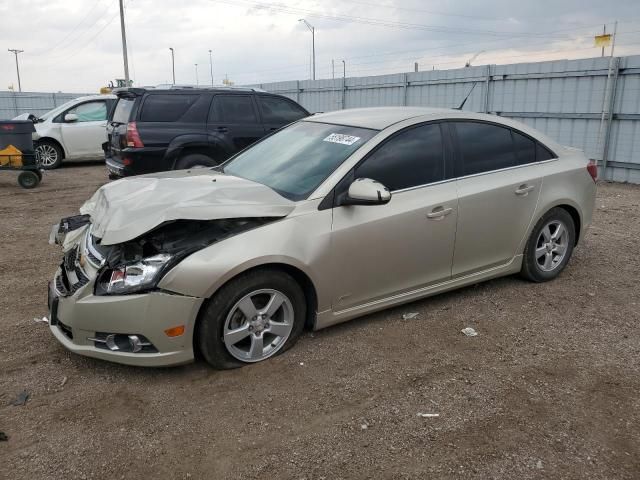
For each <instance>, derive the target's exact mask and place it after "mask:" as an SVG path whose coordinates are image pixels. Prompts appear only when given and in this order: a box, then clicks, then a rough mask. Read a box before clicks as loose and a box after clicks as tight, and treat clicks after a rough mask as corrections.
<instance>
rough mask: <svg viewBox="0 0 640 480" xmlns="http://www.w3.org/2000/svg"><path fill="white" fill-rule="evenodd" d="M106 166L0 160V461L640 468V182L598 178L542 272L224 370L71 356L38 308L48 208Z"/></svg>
mask: <svg viewBox="0 0 640 480" xmlns="http://www.w3.org/2000/svg"><path fill="white" fill-rule="evenodd" d="M105 181H106V174H105V170H104V167H103V166H101V165H96V164H94V165H89V166H72V167H66V168H63V169H60V170H57V171H55V172H49V173H47V174H46V175H45V178H44V182H43V183H42V184H41V186H39V187H38V188H37V189H35V190H32V191H25V190H22V189H21V188H19V187H18V186H17V184H16V182H15V178H14V176H12V175H7V174H4V175H0V218H1V225H2V226H1V227H0V242H1V245H2V247H1V250H0V256H1V262H0V327H1V330H2V332H4V334H3V335H2V336H1V337H0V352H1V355H0V430H1V431H3V432H5V433H6V434H7V435H8V436H9V440H8V441H6V442H0V477H2V476H5V478H11V479H45V478H46V479H49V478H74V479H75V478H95V477H100V478H116V479H117V478H138V477H140V476H145V477H148V478H208V479H214V478H215V479H223V478H243V479H253V478H256V479H257V478H261V479H262V478H278V479H288V478H292V479H323V478H324V479H331V480H333V479H342V478H344V479H346V478H349V479H365V478H389V479H410V478H411V479H414V478H415V479H424V478H499V479H502V478H509V479H513V478H518V479H520V480H522V479H529V478H531V479H533V478H535V479H538V478H553V479H558V478H563V479H585V478H598V479H622V478H625V479H637V478H640V433H639V427H640V422H639V420H640V396H639V394H638V392H640V368H639V365H640V361H639V358H640V342H639V340H638V339H639V337H640V331H639V322H638V321H639V319H640V314H639V307H638V305H640V288H639V287H638V271H639V269H640V261H639V255H638V247H639V245H640V244H639V242H638V238H639V237H640V188H639V187H637V186H630V185H619V184H602V185H600V186H599V191H598V203H597V212H596V214H595V219H594V225H593V228H592V229H591V230H590V231H589V232H588V233H587V234H586V236H585V238H584V240H583V241H582V243H581V244H580V246H579V248H578V249H577V250H576V251H575V253H574V256H573V258H572V260H571V262H570V264H569V267H568V268H567V270H566V271H565V272H564V273H563V274H562V275H561V277H560V278H559V279H557V280H556V281H554V282H550V283H546V284H540V285H535V284H531V283H526V282H524V281H522V280H520V279H518V278H516V277H511V278H503V279H498V280H494V281H490V282H487V283H484V284H480V285H476V286H472V287H469V288H465V289H462V290H458V291H456V292H452V293H448V294H443V295H440V296H437V297H434V298H431V299H427V300H423V301H419V302H414V303H412V304H409V305H405V306H402V307H399V308H395V309H391V310H387V311H385V312H381V313H378V314H374V315H369V316H367V317H364V318H361V319H358V320H355V321H352V322H350V323H347V324H343V325H340V326H337V327H333V328H329V329H326V330H323V331H319V332H315V333H310V332H309V333H307V334H305V335H304V336H303V338H302V339H301V340H300V342H299V343H298V344H297V345H296V347H294V348H293V349H292V350H290V351H289V352H287V353H286V354H284V355H281V356H279V357H276V358H274V359H272V360H269V361H267V362H264V363H261V364H258V365H254V366H250V367H245V368H242V369H239V370H233V371H225V372H220V371H213V370H211V369H209V368H208V367H207V366H206V365H205V364H203V363H195V364H192V365H188V366H184V367H178V368H172V369H142V368H132V367H124V366H119V365H114V364H109V363H107V362H102V361H98V360H92V359H87V358H83V357H80V356H76V355H73V354H70V353H68V352H67V351H66V350H64V349H63V348H62V347H61V346H60V345H58V343H57V342H56V341H55V339H54V338H53V337H52V336H51V334H50V333H49V332H48V330H47V327H46V326H45V325H44V324H40V323H36V322H34V320H33V319H34V317H42V316H43V315H45V314H47V311H46V306H45V304H46V284H47V280H48V279H49V278H50V277H51V276H52V275H53V273H54V271H55V266H56V265H57V263H58V261H59V257H60V251H59V249H58V248H57V247H55V246H50V245H48V244H47V236H48V233H49V229H50V226H51V225H52V224H53V223H55V222H56V221H57V220H58V219H59V218H60V217H62V216H67V215H71V214H74V213H76V211H77V209H78V207H79V206H80V204H81V203H82V202H83V201H84V200H85V199H87V198H88V197H89V195H90V194H91V193H93V191H94V190H95V189H96V188H97V187H98V186H99V185H100V184H102V183H104V182H105ZM406 312H418V316H417V317H416V318H413V319H411V320H403V319H402V314H403V313H406ZM467 326H471V327H473V328H475V329H476V330H477V331H478V332H479V336H478V337H474V338H470V337H465V336H464V335H462V334H461V333H460V330H461V329H462V328H463V327H467ZM23 390H27V391H28V392H29V394H30V398H29V401H28V402H27V403H26V405H24V406H11V405H9V402H10V401H11V400H12V399H14V398H15V397H16V395H17V394H18V393H20V392H21V391H23ZM418 413H437V414H439V417H432V418H423V417H420V416H418Z"/></svg>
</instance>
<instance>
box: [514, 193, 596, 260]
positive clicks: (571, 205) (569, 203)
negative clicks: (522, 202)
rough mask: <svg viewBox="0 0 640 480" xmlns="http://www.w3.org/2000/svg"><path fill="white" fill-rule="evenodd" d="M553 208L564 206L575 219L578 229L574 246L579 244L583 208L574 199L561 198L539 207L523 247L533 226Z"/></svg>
mask: <svg viewBox="0 0 640 480" xmlns="http://www.w3.org/2000/svg"><path fill="white" fill-rule="evenodd" d="M553 208H562V209H563V210H565V211H566V212H567V213H568V214H569V215H571V218H572V219H573V223H574V226H575V229H576V240H575V244H574V246H575V245H578V241H579V240H580V239H581V237H582V224H583V222H582V210H581V208H580V206H579V205H578V204H577V203H576V202H574V201H573V200H570V199H567V198H565V199H560V200H557V201H555V202H551V203H549V204H546V205H544V206H543V207H541V208H539V209H538V211H537V214H536V216H535V217H534V218H533V219H532V221H531V225H530V226H529V229H528V232H527V236H526V237H525V238H524V240H523V245H522V249H524V245H525V244H526V242H527V240H528V239H529V236H530V235H531V232H532V231H533V228H534V227H535V226H536V224H537V223H538V221H539V220H540V219H541V218H542V217H543V216H544V215H545V214H546V213H547V212H548V211H549V210H551V209H553Z"/></svg>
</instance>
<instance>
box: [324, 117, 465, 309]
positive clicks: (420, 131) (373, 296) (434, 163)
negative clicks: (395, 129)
mask: <svg viewBox="0 0 640 480" xmlns="http://www.w3.org/2000/svg"><path fill="white" fill-rule="evenodd" d="M443 128H446V127H441V124H439V123H431V124H422V125H419V126H414V127H410V128H408V129H405V130H402V131H400V132H399V133H397V134H395V135H393V136H392V137H391V138H390V139H388V140H386V141H385V142H384V143H383V144H382V145H381V146H380V147H378V148H377V149H376V150H374V151H373V152H372V153H371V154H370V155H369V156H368V157H366V158H365V159H364V161H363V162H362V163H361V164H360V165H359V166H357V167H356V168H355V171H354V175H353V178H371V179H373V180H377V181H378V182H380V183H382V184H383V185H385V186H386V187H387V188H388V189H389V190H391V192H392V197H391V200H390V202H389V203H387V204H386V205H345V206H339V207H336V208H334V210H333V225H332V247H331V249H332V252H331V255H332V269H333V272H334V275H333V282H334V291H333V297H332V306H333V310H334V312H336V311H342V310H346V309H349V308H352V307H356V306H358V305H362V304H364V303H367V302H371V301H376V300H381V299H384V298H387V297H391V296H393V295H397V294H402V293H403V292H409V291H411V290H415V289H419V288H423V287H426V286H429V285H432V284H435V283H439V282H442V281H446V280H448V279H449V278H451V265H452V260H453V248H454V242H455V232H456V221H457V216H458V198H457V194H456V188H455V183H454V182H443V180H445V179H446V178H447V177H448V176H449V175H448V174H449V172H448V169H447V168H446V158H445V148H444V145H443V141H442V129H443ZM345 183H348V182H345ZM345 188H348V185H347V186H346V187H345Z"/></svg>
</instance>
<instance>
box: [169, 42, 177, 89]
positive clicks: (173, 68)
mask: <svg viewBox="0 0 640 480" xmlns="http://www.w3.org/2000/svg"><path fill="white" fill-rule="evenodd" d="M169 50H171V74H172V75H173V84H174V85H175V84H176V60H175V57H174V52H173V47H169Z"/></svg>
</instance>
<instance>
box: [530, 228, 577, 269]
mask: <svg viewBox="0 0 640 480" xmlns="http://www.w3.org/2000/svg"><path fill="white" fill-rule="evenodd" d="M568 246H569V232H568V230H567V227H566V225H565V224H564V223H563V222H561V221H560V220H552V221H550V222H549V223H547V224H546V225H545V226H544V228H543V229H542V230H541V231H540V235H539V236H538V240H537V241H536V250H535V258H536V263H537V264H538V268H540V270H542V271H543V272H551V271H553V270H555V269H556V268H557V267H558V265H560V264H561V263H562V261H563V260H564V257H565V256H566V254H567V249H568Z"/></svg>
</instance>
